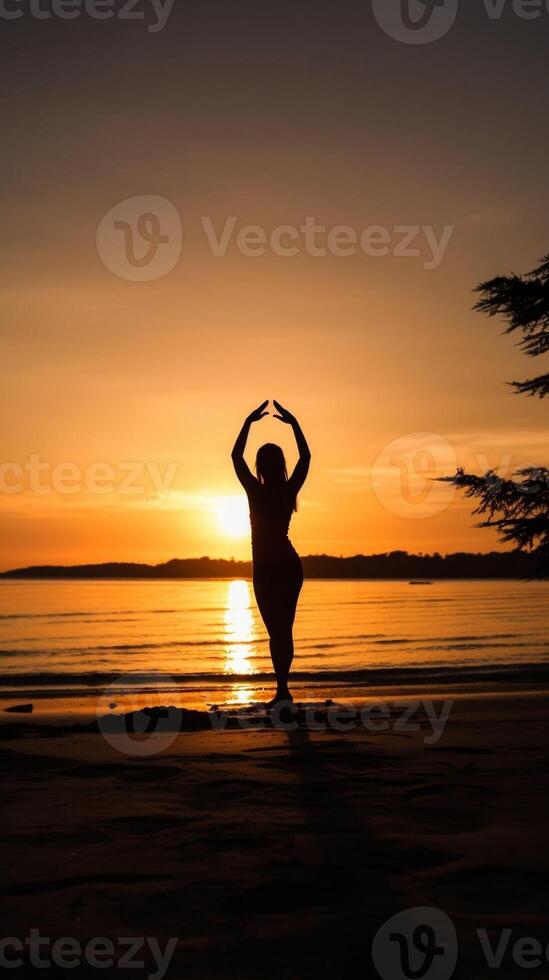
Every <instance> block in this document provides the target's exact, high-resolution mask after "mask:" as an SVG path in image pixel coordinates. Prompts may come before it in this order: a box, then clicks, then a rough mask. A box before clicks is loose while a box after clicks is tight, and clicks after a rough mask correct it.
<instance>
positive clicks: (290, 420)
mask: <svg viewBox="0 0 549 980" xmlns="http://www.w3.org/2000/svg"><path fill="white" fill-rule="evenodd" d="M268 404H269V399H267V401H264V402H262V403H261V405H259V406H258V407H257V408H255V409H254V411H253V412H250V414H249V415H248V418H247V421H248V422H250V423H252V422H259V421H260V419H263V418H265V416H266V415H268V414H269V413H268V412H266V411H265V409H266V407H267V405H268ZM273 405H274V407H275V408H276V410H277V412H278V415H275V414H273V418H275V419H279V421H280V422H285V423H286V425H293V424H294V422H295V415H292V413H291V412H289V411H288V409H287V408H284V406H283V405H281V404H280V402H277V401H276V399H273Z"/></svg>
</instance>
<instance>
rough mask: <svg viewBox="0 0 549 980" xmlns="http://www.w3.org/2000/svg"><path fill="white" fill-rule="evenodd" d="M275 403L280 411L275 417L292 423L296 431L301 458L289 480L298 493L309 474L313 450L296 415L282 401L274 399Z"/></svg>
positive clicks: (289, 423)
mask: <svg viewBox="0 0 549 980" xmlns="http://www.w3.org/2000/svg"><path fill="white" fill-rule="evenodd" d="M273 405H274V407H275V408H276V409H277V411H278V413H279V414H278V415H275V416H274V417H275V419H280V421H281V422H285V423H286V425H291V427H292V429H293V431H294V436H295V441H296V443H297V449H298V452H299V459H298V461H297V463H296V466H295V469H294V471H293V473H292V475H291V477H290V479H289V481H288V482H289V483H291V484H292V489H293V491H294V492H295V493H296V494H297V493H299V491H300V490H301V487H302V486H303V484H304V483H305V480H306V479H307V474H308V472H309V466H310V463H311V450H310V449H309V445H308V442H307V440H306V438H305V436H304V434H303V430H302V428H301V426H300V424H299V422H298V421H297V419H296V417H295V415H292V413H291V412H289V411H288V409H287V408H284V407H283V406H282V405H281V404H280V402H277V401H276V400H273Z"/></svg>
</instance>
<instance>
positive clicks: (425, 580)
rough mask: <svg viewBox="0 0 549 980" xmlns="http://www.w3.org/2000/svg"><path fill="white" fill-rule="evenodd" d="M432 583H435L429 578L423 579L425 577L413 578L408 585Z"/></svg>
mask: <svg viewBox="0 0 549 980" xmlns="http://www.w3.org/2000/svg"><path fill="white" fill-rule="evenodd" d="M432 584H433V583H432V582H428V581H427V579H423V578H418V579H412V580H411V581H410V582H408V585H432Z"/></svg>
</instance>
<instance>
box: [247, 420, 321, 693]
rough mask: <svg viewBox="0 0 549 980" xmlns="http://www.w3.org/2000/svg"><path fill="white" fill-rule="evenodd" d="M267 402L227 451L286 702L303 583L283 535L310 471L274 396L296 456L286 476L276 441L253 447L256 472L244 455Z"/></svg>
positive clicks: (300, 439)
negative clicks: (240, 492)
mask: <svg viewBox="0 0 549 980" xmlns="http://www.w3.org/2000/svg"><path fill="white" fill-rule="evenodd" d="M267 405H268V401H266V402H263V404H262V405H260V406H259V408H256V410H255V412H252V413H251V415H249V416H248V418H247V419H246V421H245V422H244V425H243V426H242V429H241V431H240V434H239V436H238V439H237V440H236V442H235V444H234V449H233V451H232V460H233V465H234V468H235V472H236V475H237V477H238V479H239V480H240V482H241V484H242V486H243V487H244V489H245V491H246V493H247V495H248V503H249V505H250V523H251V526H252V555H253V581H254V593H255V597H256V600H257V605H258V606H259V611H260V613H261V616H262V618H263V622H264V623H265V626H266V627H267V632H268V634H269V645H270V649H271V659H272V661H273V667H274V672H275V675H276V685H277V686H276V695H275V697H274V698H273V700H272V701H271V702H270V705H273V704H276V702H277V701H291V700H292V696H291V694H290V692H289V690H288V677H289V674H290V667H291V665H292V660H293V656H294V642H293V635H292V631H293V625H294V618H295V611H296V606H297V600H298V598H299V593H300V591H301V586H302V585H303V569H302V566H301V561H300V558H299V555H298V554H297V551H296V550H295V548H294V547H293V545H292V543H291V542H290V540H289V538H288V529H289V526H290V520H291V517H292V513H293V511H294V510H297V503H296V500H297V494H298V493H299V491H300V489H301V487H302V486H303V484H304V483H305V480H306V478H307V473H308V472H309V463H310V460H311V453H310V452H309V447H308V445H307V441H306V439H305V436H304V435H303V432H302V431H301V428H300V426H299V423H298V421H297V419H296V418H294V416H293V415H291V414H290V412H288V411H286V409H285V408H283V407H282V405H280V404H279V403H278V402H277V401H275V402H274V406H275V408H276V409H277V411H278V413H279V414H278V415H275V416H274V417H275V419H280V421H281V422H285V423H286V424H287V425H291V426H292V429H293V430H294V435H295V439H296V442H297V448H298V450H299V460H298V462H297V465H296V467H295V469H294V471H293V473H292V475H291V477H290V478H289V479H288V474H287V472H286V460H285V459H284V453H283V452H282V449H281V448H280V446H275V445H274V444H273V443H270V442H268V443H266V444H265V445H264V446H261V448H260V449H259V450H258V453H257V458H256V464H255V468H256V473H257V479H256V477H255V476H254V475H253V474H252V473H251V471H250V469H249V468H248V466H247V464H246V462H245V460H244V450H245V448H246V442H247V439H248V433H249V431H250V426H251V425H252V423H253V422H258V421H259V420H260V419H262V418H264V416H265V415H268V414H269V413H268V412H266V411H265V408H266V406H267Z"/></svg>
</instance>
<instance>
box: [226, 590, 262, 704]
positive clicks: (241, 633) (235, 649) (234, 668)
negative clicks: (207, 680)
mask: <svg viewBox="0 0 549 980" xmlns="http://www.w3.org/2000/svg"><path fill="white" fill-rule="evenodd" d="M224 621H225V673H226V674H252V673H253V667H252V664H251V662H250V658H251V657H252V656H253V655H254V653H255V649H256V648H255V646H254V641H255V639H256V635H255V628H254V619H253V615H252V608H251V597H250V586H249V584H248V582H245V581H240V580H239V581H235V582H229V584H228V589H227V600H226V606H225V614H224ZM233 694H234V697H235V700H236V701H238V702H240V703H242V704H245V703H246V702H248V701H250V700H251V698H252V697H253V694H254V689H253V688H252V687H250V686H249V685H246V686H243V685H242V684H240V683H237V684H235V687H234V691H233Z"/></svg>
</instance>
